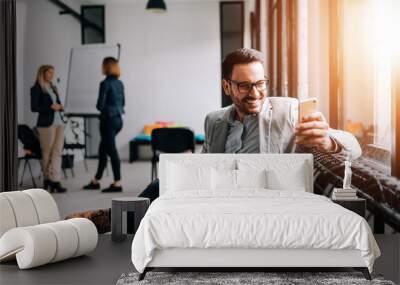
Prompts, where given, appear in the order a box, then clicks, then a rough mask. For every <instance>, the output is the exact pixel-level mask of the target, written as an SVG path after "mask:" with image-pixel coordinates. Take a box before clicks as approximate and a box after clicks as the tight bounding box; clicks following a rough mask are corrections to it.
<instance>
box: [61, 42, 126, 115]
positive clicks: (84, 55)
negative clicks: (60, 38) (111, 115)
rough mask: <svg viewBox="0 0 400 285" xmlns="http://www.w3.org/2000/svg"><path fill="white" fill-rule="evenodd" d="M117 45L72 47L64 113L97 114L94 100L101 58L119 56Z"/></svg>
mask: <svg viewBox="0 0 400 285" xmlns="http://www.w3.org/2000/svg"><path fill="white" fill-rule="evenodd" d="M119 52H120V46H119V45H112V46H111V45H103V44H101V45H98V44H92V45H84V46H80V47H75V48H72V50H71V55H70V65H69V74H68V84H67V95H66V99H65V113H68V114H98V113H99V112H98V111H97V109H96V102H97V97H98V93H99V86H100V82H101V81H102V80H103V79H104V75H102V72H101V65H102V62H103V59H104V58H105V57H108V56H112V57H115V58H117V59H118V58H119Z"/></svg>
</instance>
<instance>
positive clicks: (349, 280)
mask: <svg viewBox="0 0 400 285" xmlns="http://www.w3.org/2000/svg"><path fill="white" fill-rule="evenodd" d="M138 276H139V274H138V273H127V274H122V275H121V277H120V278H119V279H118V281H117V285H134V284H135V285H136V284H140V285H145V284H157V285H163V284H171V285H177V284H179V285H186V284H213V285H217V284H218V285H219V284H221V285H234V284H237V285H239V284H240V285H245V284H252V285H253V284H267V285H270V284H271V285H278V284H279V285H283V284H284V285H297V284H318V285H319V284H321V285H322V284H324V285H347V284H349V285H350V284H351V285H353V284H355V285H358V284H369V285H370V284H374V285H375V284H377V285H378V284H379V285H395V283H393V282H391V281H387V280H384V279H383V278H382V277H381V276H376V275H372V278H373V279H372V281H368V280H366V279H365V278H364V276H363V275H362V274H361V273H359V272H148V273H147V274H146V278H145V279H144V280H142V281H138Z"/></svg>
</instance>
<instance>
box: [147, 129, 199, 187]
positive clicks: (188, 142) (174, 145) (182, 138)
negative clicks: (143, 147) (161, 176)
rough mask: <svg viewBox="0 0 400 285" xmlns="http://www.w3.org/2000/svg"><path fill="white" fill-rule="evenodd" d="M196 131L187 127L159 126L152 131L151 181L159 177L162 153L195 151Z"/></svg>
mask: <svg viewBox="0 0 400 285" xmlns="http://www.w3.org/2000/svg"><path fill="white" fill-rule="evenodd" d="M194 145H195V143H194V133H193V132H192V131H191V130H189V129H187V128H159V129H154V130H153V131H152V132H151V148H152V150H153V157H152V158H151V181H153V180H154V179H155V178H157V162H158V161H159V160H160V154H161V153H180V152H185V151H188V150H190V151H191V152H192V153H194Z"/></svg>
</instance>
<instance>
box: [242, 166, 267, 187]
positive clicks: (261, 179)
mask: <svg viewBox="0 0 400 285" xmlns="http://www.w3.org/2000/svg"><path fill="white" fill-rule="evenodd" d="M236 181H237V187H238V188H267V171H266V170H265V169H263V170H236Z"/></svg>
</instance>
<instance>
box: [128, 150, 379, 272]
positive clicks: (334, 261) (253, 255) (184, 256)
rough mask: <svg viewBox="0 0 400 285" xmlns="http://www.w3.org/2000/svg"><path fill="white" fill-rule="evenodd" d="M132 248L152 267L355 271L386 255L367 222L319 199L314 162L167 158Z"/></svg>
mask: <svg viewBox="0 0 400 285" xmlns="http://www.w3.org/2000/svg"><path fill="white" fill-rule="evenodd" d="M159 166H160V198H158V199H157V200H155V201H154V202H153V203H152V204H151V206H150V208H149V210H148V211H147V213H146V215H145V217H144V218H143V220H142V222H141V224H140V226H139V229H138V231H137V232H136V235H135V238H134V240H133V243H132V262H133V264H134V266H135V267H136V269H137V270H138V271H139V272H141V273H142V275H141V276H140V278H144V275H145V273H146V271H148V270H149V269H151V268H154V267H168V268H171V267H238V268H244V267H247V268H249V267H252V268H253V267H263V268H265V267H318V268H320V267H354V268H359V269H361V270H362V271H363V273H364V275H365V276H366V278H370V276H369V272H371V271H372V267H373V263H374V260H375V259H376V258H377V257H378V256H379V255H380V251H379V248H378V246H377V244H376V242H375V239H374V237H373V235H372V232H371V230H370V228H369V226H368V224H367V222H366V221H365V220H364V219H363V218H361V217H360V216H358V215H357V214H355V213H353V212H351V211H349V210H346V209H344V208H342V207H341V206H339V205H337V204H335V203H332V202H331V201H330V200H329V199H328V198H326V197H323V196H319V195H315V194H312V193H313V159H312V155H310V154H286V155H283V154H243V155H227V154H185V155H183V154H165V155H161V157H160V164H159Z"/></svg>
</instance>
